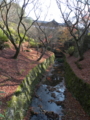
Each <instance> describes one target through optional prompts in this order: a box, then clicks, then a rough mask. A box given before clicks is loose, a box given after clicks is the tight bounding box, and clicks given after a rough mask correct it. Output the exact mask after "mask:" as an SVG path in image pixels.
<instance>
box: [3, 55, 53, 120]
mask: <svg viewBox="0 0 90 120" xmlns="http://www.w3.org/2000/svg"><path fill="white" fill-rule="evenodd" d="M54 58H55V56H54V54H53V55H52V56H50V57H49V58H47V59H46V60H45V61H44V62H43V63H40V64H38V65H37V66H36V67H34V68H33V69H32V70H30V72H29V74H28V75H27V76H26V77H25V79H24V80H23V81H22V84H20V85H19V86H18V88H17V90H16V92H15V93H14V95H13V96H12V98H11V100H10V101H9V102H8V109H7V110H6V118H5V120H23V117H24V116H25V114H26V111H27V109H28V107H29V106H30V103H31V99H32V93H33V91H34V88H35V85H36V84H37V83H39V82H40V80H41V77H42V74H43V73H44V72H45V70H46V69H47V68H48V67H49V65H50V64H53V63H54Z"/></svg>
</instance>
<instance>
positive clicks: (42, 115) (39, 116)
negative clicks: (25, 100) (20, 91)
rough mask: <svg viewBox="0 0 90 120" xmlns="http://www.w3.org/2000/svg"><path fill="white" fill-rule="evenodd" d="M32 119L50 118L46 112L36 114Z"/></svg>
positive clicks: (42, 119) (45, 119)
mask: <svg viewBox="0 0 90 120" xmlns="http://www.w3.org/2000/svg"><path fill="white" fill-rule="evenodd" d="M30 120H48V119H47V116H46V115H45V114H41V113H39V114H37V115H34V116H33V117H32V118H31V119H30Z"/></svg>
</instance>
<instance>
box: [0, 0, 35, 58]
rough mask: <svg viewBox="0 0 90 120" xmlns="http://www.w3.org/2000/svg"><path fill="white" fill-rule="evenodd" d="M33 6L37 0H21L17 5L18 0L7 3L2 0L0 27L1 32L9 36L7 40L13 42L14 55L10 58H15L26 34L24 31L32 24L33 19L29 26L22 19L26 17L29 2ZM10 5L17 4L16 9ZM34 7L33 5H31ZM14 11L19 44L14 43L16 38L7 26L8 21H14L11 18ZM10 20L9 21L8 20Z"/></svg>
mask: <svg viewBox="0 0 90 120" xmlns="http://www.w3.org/2000/svg"><path fill="white" fill-rule="evenodd" d="M32 3H33V5H34V6H35V4H36V3H37V0H22V5H21V6H19V5H18V0H10V1H9V2H8V3H7V2H6V0H3V2H2V4H1V6H0V14H1V16H0V17H1V21H2V23H1V24H0V29H2V30H3V32H4V33H5V34H6V36H7V37H8V38H9V40H10V41H11V43H12V44H13V46H14V48H15V50H16V52H15V54H14V56H13V57H12V58H14V59H15V58H17V56H18V54H19V52H20V46H21V44H22V42H23V40H24V38H25V36H26V33H27V32H28V30H29V29H30V28H31V26H32V25H33V23H34V21H33V22H32V24H30V25H29V26H26V25H25V22H24V19H25V18H27V15H25V10H26V9H27V7H28V5H29V4H32ZM12 6H17V7H16V9H13V10H12ZM33 9H34V7H33ZM13 12H15V14H16V16H17V17H16V18H17V21H16V26H15V27H16V30H17V34H18V37H19V44H18V45H17V44H16V42H15V41H16V39H15V38H14V37H13V35H12V33H11V31H10V27H9V22H11V21H12V22H14V23H15V20H13V19H12V18H13V17H14V16H15V14H14V13H13ZM10 20H11V21H10ZM21 27H22V28H23V36H21V34H20V29H21Z"/></svg>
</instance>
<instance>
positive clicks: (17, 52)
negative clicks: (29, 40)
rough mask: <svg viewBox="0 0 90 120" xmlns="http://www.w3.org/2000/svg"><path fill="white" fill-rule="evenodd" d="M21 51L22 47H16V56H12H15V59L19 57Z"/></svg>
mask: <svg viewBox="0 0 90 120" xmlns="http://www.w3.org/2000/svg"><path fill="white" fill-rule="evenodd" d="M19 52H20V47H18V48H17V49H16V52H15V54H14V56H13V57H12V58H13V59H17V57H18V54H19Z"/></svg>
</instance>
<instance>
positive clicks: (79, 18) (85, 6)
mask: <svg viewBox="0 0 90 120" xmlns="http://www.w3.org/2000/svg"><path fill="white" fill-rule="evenodd" d="M56 3H57V5H58V8H59V9H60V12H61V15H62V18H63V20H64V22H65V24H66V25H67V28H68V30H69V32H70V34H71V36H72V37H73V38H74V40H75V42H76V46H77V49H78V53H79V56H80V59H79V60H82V59H83V54H82V49H81V48H82V46H83V41H84V36H85V35H86V33H87V31H88V29H89V26H90V12H89V11H90V5H89V1H88V0H85V1H84V2H83V0H72V1H71V0H65V2H63V1H61V0H56ZM63 7H64V8H63Z"/></svg>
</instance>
